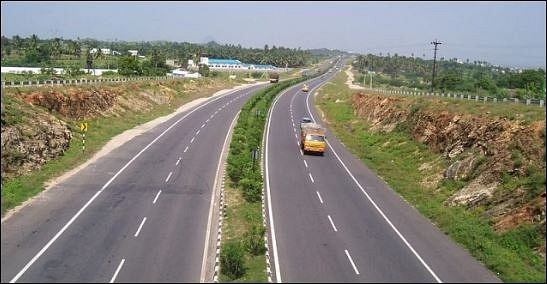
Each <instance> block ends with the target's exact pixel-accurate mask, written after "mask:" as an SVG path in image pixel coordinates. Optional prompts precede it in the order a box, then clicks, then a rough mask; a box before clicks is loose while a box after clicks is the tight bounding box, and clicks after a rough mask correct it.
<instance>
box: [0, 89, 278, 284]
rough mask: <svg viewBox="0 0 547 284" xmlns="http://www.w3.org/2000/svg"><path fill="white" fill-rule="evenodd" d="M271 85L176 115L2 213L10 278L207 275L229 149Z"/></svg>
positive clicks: (180, 278)
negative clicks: (233, 132)
mask: <svg viewBox="0 0 547 284" xmlns="http://www.w3.org/2000/svg"><path fill="white" fill-rule="evenodd" d="M267 86H268V85H266V84H258V85H253V86H250V87H245V88H240V89H237V90H235V91H231V92H229V93H227V94H223V95H219V96H215V97H211V98H209V99H208V100H206V101H205V102H203V103H201V104H199V105H197V106H195V107H193V108H191V109H189V110H186V111H184V112H183V113H180V114H177V115H176V116H173V117H172V118H170V119H169V120H168V121H165V122H163V123H161V124H160V125H158V126H157V127H154V128H152V129H150V130H148V131H147V132H145V133H143V134H141V135H139V136H136V137H134V138H133V139H131V140H130V141H128V142H127V143H125V144H123V145H121V146H119V147H118V148H117V149H115V150H114V151H112V152H111V153H110V154H108V155H106V156H104V157H102V158H100V159H98V160H97V161H95V162H93V163H91V164H89V165H88V166H87V167H85V168H84V169H82V170H80V171H79V172H78V173H77V174H75V175H73V176H72V177H70V178H68V179H67V180H66V181H64V182H61V183H59V184H57V185H56V186H54V187H52V188H51V189H49V190H48V191H46V192H44V193H43V194H41V195H40V196H39V197H38V198H37V199H36V200H35V201H34V202H32V203H29V205H27V206H24V207H23V208H21V210H19V211H18V212H17V213H15V214H14V215H12V216H11V217H10V218H7V219H6V220H4V221H3V222H2V243H1V248H2V250H1V256H2V259H1V264H2V268H1V269H2V275H1V280H2V282H8V281H9V282H199V281H204V280H203V279H202V278H204V275H206V274H207V273H206V272H205V271H204V270H205V269H210V268H211V267H212V266H210V265H206V263H207V259H208V256H209V254H210V253H211V252H210V251H209V252H208V251H207V247H208V245H207V244H206V243H207V240H208V238H207V234H208V230H209V226H211V227H213V225H211V223H212V222H211V221H210V220H209V218H210V215H211V211H212V210H213V209H212V208H213V207H214V206H213V204H214V195H215V193H214V192H215V189H214V188H213V187H214V184H215V178H216V177H217V168H218V165H219V162H220V157H221V155H222V151H223V149H222V147H223V144H224V142H225V141H226V137H227V135H228V131H229V129H230V127H231V124H232V122H233V121H234V119H235V117H236V115H237V113H238V112H239V110H240V109H241V107H242V106H243V105H244V104H245V102H246V101H247V99H248V98H249V97H250V96H251V95H253V94H254V93H256V91H258V90H259V89H262V88H264V87H267ZM228 143H229V140H228ZM212 253H213V255H214V253H215V252H214V251H213V252H212ZM213 262H214V260H213ZM211 279H212V277H211ZM205 281H209V280H207V279H205Z"/></svg>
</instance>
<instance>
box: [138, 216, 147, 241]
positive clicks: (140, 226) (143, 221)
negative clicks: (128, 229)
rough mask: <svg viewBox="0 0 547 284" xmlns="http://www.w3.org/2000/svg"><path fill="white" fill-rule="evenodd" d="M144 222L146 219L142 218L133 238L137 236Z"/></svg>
mask: <svg viewBox="0 0 547 284" xmlns="http://www.w3.org/2000/svg"><path fill="white" fill-rule="evenodd" d="M144 222H146V217H144V218H143V219H142V222H141V225H140V226H139V228H138V229H137V231H136V232H135V238H136V237H137V236H138V235H139V233H140V231H141V229H142V226H143V225H144Z"/></svg>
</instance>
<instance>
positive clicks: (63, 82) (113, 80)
mask: <svg viewBox="0 0 547 284" xmlns="http://www.w3.org/2000/svg"><path fill="white" fill-rule="evenodd" d="M174 79H184V77H178V76H162V77H128V78H108V79H71V80H38V81H10V82H6V81H2V87H32V86H34V87H39V86H52V85H82V84H101V83H116V82H130V81H146V80H174ZM364 90H367V91H372V92H374V93H378V94H394V95H411V96H440V97H447V98H454V99H461V100H469V101H471V100H474V101H477V102H478V101H481V102H485V103H486V102H491V103H496V102H513V103H520V104H526V105H539V106H540V107H545V100H541V99H525V100H519V99H517V98H512V99H508V98H497V97H490V96H477V95H470V94H457V93H447V94H445V93H435V92H413V91H399V90H386V89H377V88H372V89H370V88H364Z"/></svg>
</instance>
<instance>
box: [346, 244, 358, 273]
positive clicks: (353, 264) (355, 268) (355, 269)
mask: <svg viewBox="0 0 547 284" xmlns="http://www.w3.org/2000/svg"><path fill="white" fill-rule="evenodd" d="M344 251H345V252H346V256H347V257H348V259H349V262H350V263H351V266H353V270H354V271H355V274H357V275H359V270H357V267H355V263H353V259H351V255H349V252H348V250H347V249H346V250H344Z"/></svg>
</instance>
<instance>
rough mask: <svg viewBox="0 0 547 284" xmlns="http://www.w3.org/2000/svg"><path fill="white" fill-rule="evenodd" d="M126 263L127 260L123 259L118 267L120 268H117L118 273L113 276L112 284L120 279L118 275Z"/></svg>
mask: <svg viewBox="0 0 547 284" xmlns="http://www.w3.org/2000/svg"><path fill="white" fill-rule="evenodd" d="M124 262H125V258H124V259H122V262H120V265H118V268H116V272H114V275H112V279H110V283H114V281H116V277H118V273H120V270H122V266H123V264H124Z"/></svg>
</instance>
